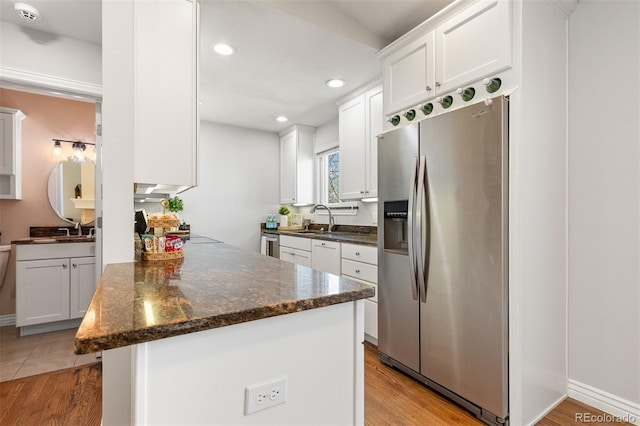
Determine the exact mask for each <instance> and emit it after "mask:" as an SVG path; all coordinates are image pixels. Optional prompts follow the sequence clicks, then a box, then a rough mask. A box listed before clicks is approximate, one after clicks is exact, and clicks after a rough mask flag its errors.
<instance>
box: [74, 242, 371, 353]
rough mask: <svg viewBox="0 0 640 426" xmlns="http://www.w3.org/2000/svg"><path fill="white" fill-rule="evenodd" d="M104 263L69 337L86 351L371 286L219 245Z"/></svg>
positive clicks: (309, 305) (250, 317) (324, 300)
mask: <svg viewBox="0 0 640 426" xmlns="http://www.w3.org/2000/svg"><path fill="white" fill-rule="evenodd" d="M184 251H185V258H184V259H183V260H179V261H165V262H159V263H153V262H146V263H145V262H141V261H137V262H128V263H116V264H110V265H108V266H107V267H106V269H105V271H104V273H103V274H102V278H101V280H100V283H99V284H98V288H97V290H96V292H95V294H94V296H93V299H92V301H91V304H90V305H89V308H88V310H87V313H86V314H85V316H84V319H83V321H82V324H81V325H80V328H79V329H78V332H77V334H76V340H75V345H76V353H78V354H81V353H90V352H97V351H101V350H106V349H114V348H119V347H123V346H128V345H134V344H137V343H144V342H150V341H153V340H158V339H163V338H167V337H172V336H177V335H181V334H187V333H192V332H197V331H203V330H208V329H212V328H218V327H224V326H228V325H232V324H238V323H243V322H248V321H255V320H259V319H263V318H268V317H272V316H277V315H284V314H288V313H293V312H299V311H304V310H309V309H316V308H321V307H324V306H329V305H333V304H338V303H345V302H350V301H354V300H358V299H365V298H369V297H372V296H373V295H374V288H373V286H370V285H367V284H361V283H358V282H356V281H354V280H350V279H348V278H343V277H338V276H335V275H332V274H328V273H325V272H320V271H316V270H314V269H310V268H307V267H304V266H300V265H295V264H293V263H289V262H284V261H280V260H278V259H276V258H273V257H269V256H264V255H261V254H259V253H254V252H250V251H245V250H241V249H238V248H235V247H233V246H230V245H228V244H224V243H218V244H189V243H187V244H185V247H184Z"/></svg>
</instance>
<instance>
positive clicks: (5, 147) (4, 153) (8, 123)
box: [0, 107, 25, 200]
mask: <svg viewBox="0 0 640 426" xmlns="http://www.w3.org/2000/svg"><path fill="white" fill-rule="evenodd" d="M24 118H25V115H24V114H23V113H22V111H20V110H17V109H11V108H4V107H0V199H12V200H20V199H21V198H22V120H23V119H24Z"/></svg>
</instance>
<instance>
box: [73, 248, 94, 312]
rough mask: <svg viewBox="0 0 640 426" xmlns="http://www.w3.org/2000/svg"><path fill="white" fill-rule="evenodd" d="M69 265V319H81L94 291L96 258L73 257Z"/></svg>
mask: <svg viewBox="0 0 640 426" xmlns="http://www.w3.org/2000/svg"><path fill="white" fill-rule="evenodd" d="M70 264H71V269H70V286H69V290H70V301H69V317H70V318H82V317H83V316H84V314H85V312H86V311H87V308H88V307H89V303H90V302H91V298H93V293H94V292H95V290H96V278H95V276H96V275H95V270H96V258H95V257H75V258H72V259H70Z"/></svg>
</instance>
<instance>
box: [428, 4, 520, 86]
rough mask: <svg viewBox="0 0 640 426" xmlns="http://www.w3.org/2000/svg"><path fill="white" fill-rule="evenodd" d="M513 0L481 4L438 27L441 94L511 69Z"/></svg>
mask: <svg viewBox="0 0 640 426" xmlns="http://www.w3.org/2000/svg"><path fill="white" fill-rule="evenodd" d="M510 4H511V2H510V1H507V0H493V1H480V2H478V3H476V4H474V5H473V6H471V7H469V8H468V9H465V10H464V11H462V12H461V13H459V14H457V15H456V16H454V17H453V18H451V19H448V20H447V21H446V22H444V23H443V24H441V25H438V27H437V28H436V62H435V63H436V87H437V86H438V85H440V86H439V87H437V91H438V94H440V93H445V92H450V91H452V90H456V89H457V88H458V87H460V86H464V85H466V84H468V83H471V82H474V81H478V80H480V79H482V78H484V77H488V76H490V75H493V74H496V73H499V72H501V71H504V70H506V69H508V68H510V67H511V8H510Z"/></svg>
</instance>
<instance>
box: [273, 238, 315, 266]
mask: <svg viewBox="0 0 640 426" xmlns="http://www.w3.org/2000/svg"><path fill="white" fill-rule="evenodd" d="M280 260H284V261H286V262H291V263H295V264H297V265H302V266H308V267H309V268H311V264H312V262H311V240H310V239H309V238H299V237H291V236H288V235H281V236H280Z"/></svg>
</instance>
